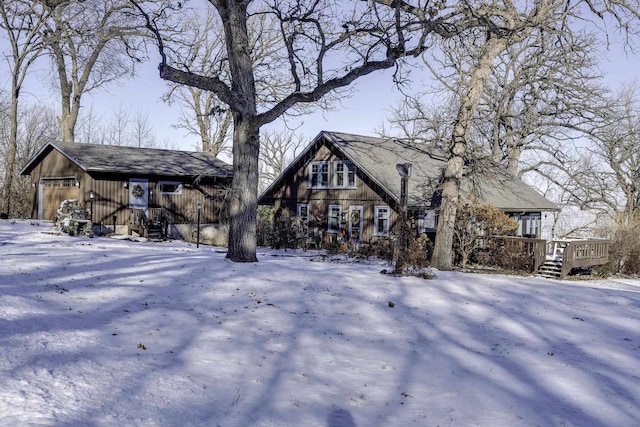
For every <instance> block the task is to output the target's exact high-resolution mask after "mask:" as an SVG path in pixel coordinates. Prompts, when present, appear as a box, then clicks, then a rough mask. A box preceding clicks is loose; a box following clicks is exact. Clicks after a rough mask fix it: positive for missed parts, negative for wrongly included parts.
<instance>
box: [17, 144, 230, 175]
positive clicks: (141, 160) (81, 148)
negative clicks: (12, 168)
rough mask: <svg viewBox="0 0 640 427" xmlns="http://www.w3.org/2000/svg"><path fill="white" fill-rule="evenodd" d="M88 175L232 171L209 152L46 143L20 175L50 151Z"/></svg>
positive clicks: (215, 172)
mask: <svg viewBox="0 0 640 427" xmlns="http://www.w3.org/2000/svg"><path fill="white" fill-rule="evenodd" d="M54 149H55V150H58V151H59V152H60V153H61V154H62V155H64V156H65V157H66V158H68V159H69V160H70V161H71V162H73V163H74V164H76V165H77V166H78V167H79V168H80V169H82V170H83V171H85V172H87V173H89V174H91V173H122V174H128V175H156V176H175V177H177V176H215V177H231V176H232V175H233V168H232V167H231V165H229V164H228V163H225V162H223V161H222V160H220V159H218V158H217V157H216V156H214V155H213V154H210V153H202V152H191V151H178V150H161V149H155V148H137V147H126V146H115V145H100V144H83V143H76V142H55V143H48V144H47V145H45V146H44V147H42V149H40V151H39V152H38V154H36V155H35V156H34V157H33V159H31V161H29V163H28V164H27V165H26V166H25V167H24V168H23V169H22V171H21V172H20V173H21V174H22V175H28V174H29V173H31V171H32V170H33V168H35V167H36V165H37V164H39V163H40V162H41V161H42V160H43V159H44V157H46V156H47V154H49V153H50V152H51V151H52V150H54Z"/></svg>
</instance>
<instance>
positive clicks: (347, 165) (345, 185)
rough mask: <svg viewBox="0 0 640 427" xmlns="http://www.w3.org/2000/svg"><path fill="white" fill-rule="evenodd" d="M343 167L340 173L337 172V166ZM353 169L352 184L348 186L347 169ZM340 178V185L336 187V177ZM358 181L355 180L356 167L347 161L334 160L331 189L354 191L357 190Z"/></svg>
mask: <svg viewBox="0 0 640 427" xmlns="http://www.w3.org/2000/svg"><path fill="white" fill-rule="evenodd" d="M339 165H343V166H344V167H343V169H342V172H341V173H339V172H338V166H339ZM350 168H352V169H353V184H349V169H350ZM339 176H342V185H338V177H339ZM357 184H358V181H357V178H356V165H355V164H354V163H353V162H351V161H349V160H336V161H334V162H333V188H346V189H356V188H358V185H357Z"/></svg>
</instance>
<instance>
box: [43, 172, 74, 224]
mask: <svg viewBox="0 0 640 427" xmlns="http://www.w3.org/2000/svg"><path fill="white" fill-rule="evenodd" d="M60 179H73V180H75V183H76V185H75V187H76V189H78V183H79V182H80V181H78V178H76V177H75V176H74V175H70V176H47V177H40V181H38V220H40V221H42V217H43V216H44V182H45V181H56V180H60ZM79 192H80V191H79V189H78V193H79ZM77 197H78V198H79V197H80V196H79V194H78V196H77Z"/></svg>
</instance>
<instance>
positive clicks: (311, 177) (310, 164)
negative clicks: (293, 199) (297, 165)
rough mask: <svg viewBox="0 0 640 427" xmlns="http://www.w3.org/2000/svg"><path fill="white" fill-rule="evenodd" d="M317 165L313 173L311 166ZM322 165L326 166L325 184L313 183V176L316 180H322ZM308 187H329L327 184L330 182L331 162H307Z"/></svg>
mask: <svg viewBox="0 0 640 427" xmlns="http://www.w3.org/2000/svg"><path fill="white" fill-rule="evenodd" d="M314 166H317V167H318V170H317V171H316V173H315V174H314V173H313V167H314ZM323 166H326V167H327V182H326V184H319V185H313V178H314V176H315V177H316V181H317V182H319V183H320V182H322V175H323ZM308 175H309V188H329V184H330V182H331V162H329V161H319V162H309V174H308Z"/></svg>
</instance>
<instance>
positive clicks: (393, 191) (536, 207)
mask: <svg viewBox="0 0 640 427" xmlns="http://www.w3.org/2000/svg"><path fill="white" fill-rule="evenodd" d="M322 141H327V142H328V143H330V144H331V145H333V146H334V147H335V148H337V149H338V151H340V152H341V153H342V154H343V156H344V157H345V158H347V159H349V160H351V161H352V162H354V163H355V164H356V166H357V168H358V170H359V171H360V172H363V173H365V174H366V175H367V176H368V177H369V178H370V179H372V180H373V181H374V182H375V183H376V184H378V185H379V186H380V187H381V188H382V189H383V190H384V191H386V192H387V193H388V194H389V195H390V196H391V197H393V198H394V199H395V200H396V201H399V200H400V181H401V180H400V175H399V174H398V171H397V170H396V165H397V164H398V163H411V164H412V165H413V166H412V168H411V177H410V178H409V186H408V204H409V206H424V207H431V206H436V205H437V204H439V200H438V199H437V198H438V196H437V190H438V187H439V185H440V184H441V182H442V175H443V171H444V168H445V165H446V162H447V158H446V153H445V152H444V151H443V150H442V149H440V148H438V147H433V146H429V145H425V144H416V143H410V142H407V141H403V140H398V139H392V138H378V137H370V136H362V135H353V134H347V133H341V132H326V131H323V132H321V133H320V134H319V135H318V136H317V137H316V138H315V139H314V142H313V143H312V144H310V145H309V146H308V147H307V149H306V150H304V151H303V153H302V154H301V155H300V156H298V158H297V159H296V160H295V161H294V162H293V163H292V167H294V168H297V167H301V165H299V164H298V163H299V161H300V159H303V158H306V155H307V152H308V150H310V149H312V148H313V147H314V146H316V144H318V143H321V142H322ZM287 171H288V170H287ZM287 171H285V173H284V174H286V173H287ZM284 174H283V175H282V176H281V178H282V177H283V176H284ZM278 185H279V184H278V181H276V182H274V184H273V185H272V186H271V187H270V188H269V189H267V191H266V192H265V194H267V193H268V192H269V191H270V190H272V189H275V187H277V186H278ZM461 187H462V188H461V190H462V193H463V195H465V194H469V193H470V192H471V190H474V192H475V193H476V196H477V197H478V198H479V199H480V200H481V201H482V202H484V203H490V204H492V205H494V206H496V207H498V208H500V209H503V210H505V211H509V212H516V211H545V210H557V209H558V206H557V205H556V204H554V203H552V202H550V201H549V200H547V199H546V198H545V197H544V196H543V195H542V194H540V193H538V192H537V191H536V190H534V189H533V188H532V187H530V186H529V185H527V184H525V183H524V182H522V181H521V180H520V179H518V178H517V177H514V176H512V175H511V174H509V173H508V172H507V171H506V169H505V168H503V167H502V166H500V165H497V164H495V163H492V164H491V166H490V167H488V168H486V167H485V168H483V169H481V171H480V172H478V173H476V174H474V175H470V174H466V175H465V177H463V180H462V184H461Z"/></svg>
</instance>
